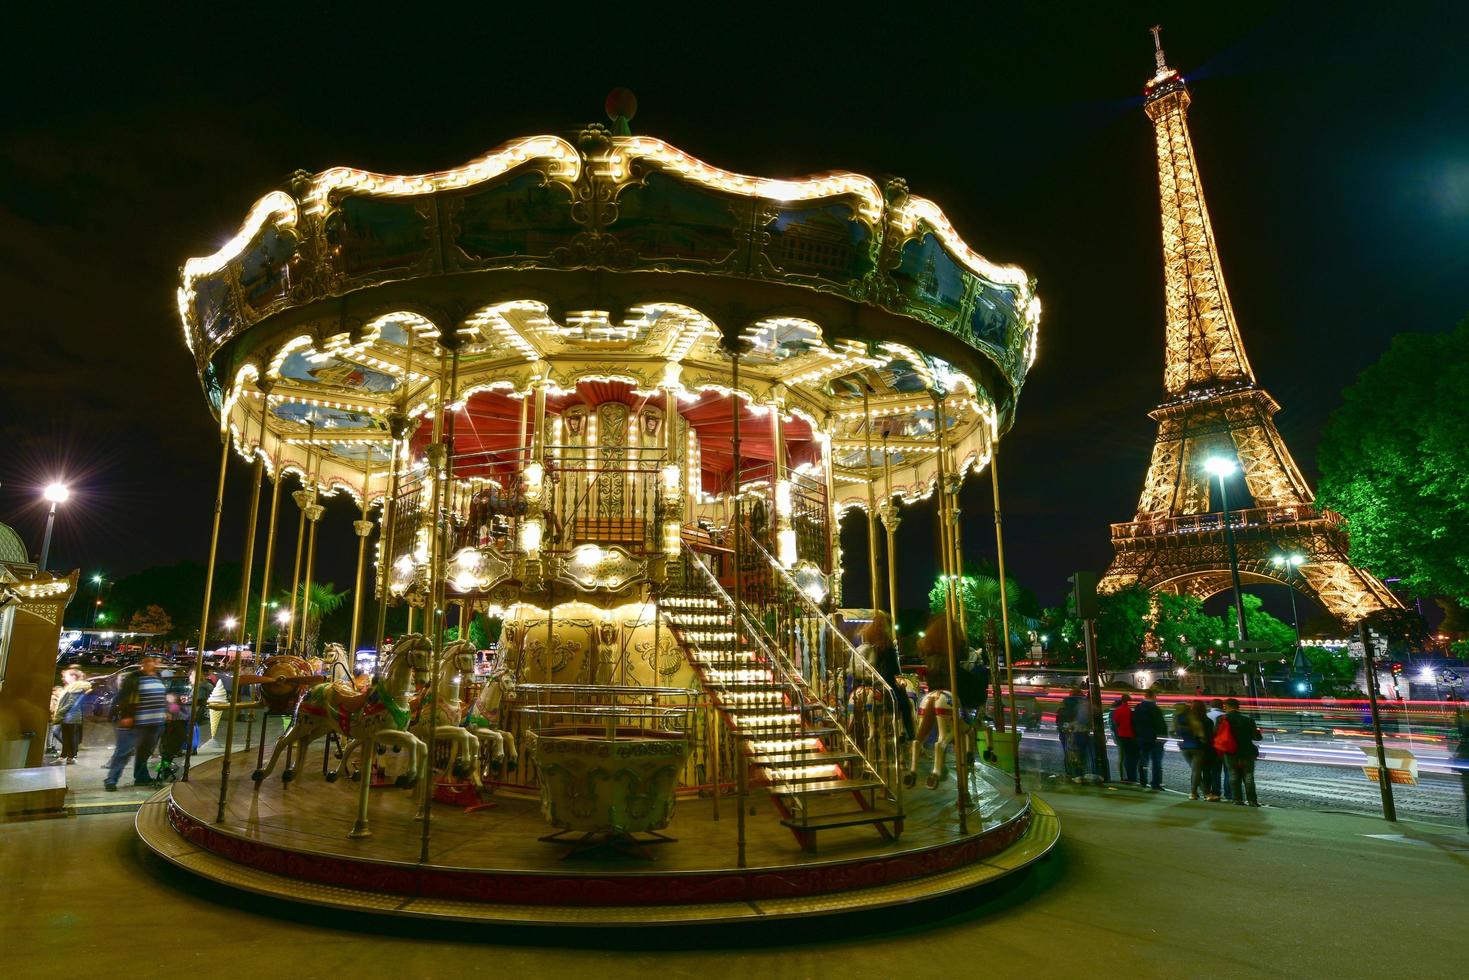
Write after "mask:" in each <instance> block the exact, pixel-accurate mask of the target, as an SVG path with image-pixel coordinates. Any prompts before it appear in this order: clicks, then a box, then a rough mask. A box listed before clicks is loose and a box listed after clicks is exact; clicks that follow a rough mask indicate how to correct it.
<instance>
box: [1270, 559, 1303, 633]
mask: <svg viewBox="0 0 1469 980" xmlns="http://www.w3.org/2000/svg"><path fill="white" fill-rule="evenodd" d="M1305 562H1306V556H1305V555H1276V556H1275V557H1274V558H1271V559H1270V563H1271V564H1272V565H1274V566H1275V567H1276V568H1286V569H1289V571H1288V572H1286V574H1287V575H1289V574H1291V573H1292V572H1294V571H1295V570H1296V569H1297V568H1300V567H1301V566H1302V565H1303V564H1305ZM1286 591H1288V592H1290V618H1291V623H1292V624H1293V625H1294V626H1295V628H1296V649H1297V650H1299V649H1300V648H1301V617H1300V615H1299V614H1298V613H1297V612H1296V590H1295V588H1294V587H1293V586H1291V585H1289V584H1287V585H1286Z"/></svg>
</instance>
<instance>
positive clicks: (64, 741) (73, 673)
mask: <svg viewBox="0 0 1469 980" xmlns="http://www.w3.org/2000/svg"><path fill="white" fill-rule="evenodd" d="M61 682H62V683H61V697H60V698H58V699H57V701H56V708H55V710H54V711H53V712H52V714H51V721H52V723H54V724H55V725H56V727H57V728H58V729H59V730H60V732H61V754H60V755H59V756H57V759H56V762H57V764H58V765H64V766H70V765H75V764H76V761H77V750H78V749H80V748H81V747H82V721H83V719H84V718H85V711H86V695H87V694H88V692H90V691H91V690H92V684H91V682H90V681H88V680H87V675H86V674H84V673H82V670H81V668H80V667H68V668H66V669H65V670H63V671H62V672H61Z"/></svg>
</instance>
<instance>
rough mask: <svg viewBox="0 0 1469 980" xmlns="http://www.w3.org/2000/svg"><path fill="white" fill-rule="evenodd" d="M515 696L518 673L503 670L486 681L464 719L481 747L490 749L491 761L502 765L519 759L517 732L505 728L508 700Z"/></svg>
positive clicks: (511, 765)
mask: <svg viewBox="0 0 1469 980" xmlns="http://www.w3.org/2000/svg"><path fill="white" fill-rule="evenodd" d="M514 699H515V674H514V673H512V672H511V671H508V670H503V671H501V672H500V673H498V674H495V675H494V676H492V677H490V678H489V679H488V680H487V681H485V686H484V687H482V688H480V692H479V697H477V698H475V700H474V706H473V707H472V708H470V709H469V717H467V718H465V719H464V727H465V728H466V729H468V730H469V731H471V732H473V733H474V735H475V737H476V738H478V739H479V741H480V743H481V751H488V752H489V758H490V765H491V766H493V767H494V768H496V769H499V768H500V767H501V766H502V765H503V766H506V767H514V766H515V764H516V762H517V761H518V759H519V755H518V754H517V752H516V750H515V736H513V735H511V734H510V733H509V732H507V731H505V730H504V729H503V727H502V726H503V725H504V724H505V722H506V719H505V710H506V709H505V703H506V702H507V701H513V700H514Z"/></svg>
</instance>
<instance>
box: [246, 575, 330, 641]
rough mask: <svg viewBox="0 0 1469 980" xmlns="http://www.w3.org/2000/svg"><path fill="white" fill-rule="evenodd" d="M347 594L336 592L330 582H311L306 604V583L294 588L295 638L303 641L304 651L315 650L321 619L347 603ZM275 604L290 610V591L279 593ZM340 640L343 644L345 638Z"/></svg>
mask: <svg viewBox="0 0 1469 980" xmlns="http://www.w3.org/2000/svg"><path fill="white" fill-rule="evenodd" d="M348 594H349V593H348V592H347V591H342V592H338V591H336V586H335V584H334V583H332V582H312V583H311V593H310V599H309V602H308V599H307V592H306V583H305V582H302V583H301V584H300V585H299V586H297V587H296V620H297V625H298V630H297V636H299V637H301V638H302V639H303V640H304V644H303V645H304V649H306V650H308V651H314V650H316V648H317V637H318V635H319V634H320V632H321V624H322V619H323V618H324V617H327V616H330V615H331V614H332V613H334V612H336V611H337V610H339V609H341V608H343V603H345V602H346V601H347V596H348ZM276 602H278V603H279V604H280V608H282V609H290V608H291V593H290V591H285V592H282V593H280V595H278V596H277V597H276ZM257 608H258V607H257ZM340 639H341V640H342V641H344V642H345V641H346V639H347V637H345V636H343V637H341V638H340Z"/></svg>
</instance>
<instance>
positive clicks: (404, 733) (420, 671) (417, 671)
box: [326, 633, 434, 786]
mask: <svg viewBox="0 0 1469 980" xmlns="http://www.w3.org/2000/svg"><path fill="white" fill-rule="evenodd" d="M332 646H336V647H338V649H341V646H340V644H332ZM328 650H330V647H328ZM400 653H402V654H407V655H408V656H409V657H410V658H411V660H412V663H413V671H412V676H413V678H414V680H413V685H412V687H413V690H414V691H415V692H417V693H415V694H411V695H408V696H406V697H405V699H404V700H403V701H402V704H403V705H404V706H405V707H406V708H407V709H408V711H409V717H408V721H407V723H406V724H405V725H403V726H401V727H400V728H399V729H397V730H398V731H399V732H401V735H395V734H393V731H392V730H388V729H383V730H381V731H380V732H378V733H377V734H380V736H381V737H379V738H378V739H377V742H376V745H377V746H382V747H383V749H386V748H387V747H389V746H392V747H394V748H397V749H403V748H408V749H410V750H412V752H413V753H414V754H413V755H412V757H411V758H410V762H409V768H407V769H405V770H404V771H403V772H402V773H400V774H399V776H398V778H397V780H396V782H397V783H398V785H400V786H406V785H408V784H410V783H412V782H414V781H415V780H417V779H418V763H419V761H420V760H419V758H418V755H417V753H418V752H419V751H420V746H422V747H423V748H424V749H426V748H427V746H426V745H423V739H422V737H420V733H418V732H416V731H414V730H413V728H414V724H415V722H416V719H417V713H418V705H419V702H420V698H421V696H422V691H423V688H424V687H425V686H427V684H428V678H429V668H430V666H431V665H432V664H433V658H434V645H433V642H432V641H431V640H429V638H428V637H426V636H424V635H423V634H422V633H409V634H408V635H406V636H402V637H399V638H398V642H397V643H396V644H394V646H393V649H392V650H391V651H389V652H388V654H387V656H388V658H389V661H390V662H391V660H392V658H393V657H394V656H396V655H398V654H400ZM328 678H330V675H328ZM343 683H352V682H351V681H347V682H343ZM341 689H342V685H341V684H339V685H338V690H341ZM410 738H411V739H415V740H417V742H418V743H419V745H414V744H413V742H411V741H409V739H410ZM366 741H367V739H366V737H365V736H364V737H361V738H359V737H357V736H356V735H355V734H353V735H350V736H349V735H343V736H342V754H341V756H340V757H339V758H338V760H337V765H336V768H335V769H333V770H332V771H331V772H329V773H327V774H326V781H327V782H329V783H332V782H336V780H337V777H338V776H340V775H341V774H342V773H343V772H351V770H349V769H348V763H350V762H351V761H352V756H353V754H354V753H356V752H357V750H358V749H365V748H367V745H366ZM374 751H382V749H377V748H376V747H374ZM373 757H374V753H373V752H367V753H364V755H363V758H364V759H367V760H369V762H370V761H371V760H372V759H373ZM361 775H362V774H361V772H360V771H359V772H352V778H353V779H360V778H361Z"/></svg>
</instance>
